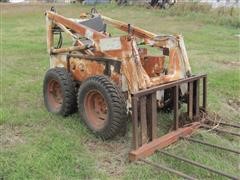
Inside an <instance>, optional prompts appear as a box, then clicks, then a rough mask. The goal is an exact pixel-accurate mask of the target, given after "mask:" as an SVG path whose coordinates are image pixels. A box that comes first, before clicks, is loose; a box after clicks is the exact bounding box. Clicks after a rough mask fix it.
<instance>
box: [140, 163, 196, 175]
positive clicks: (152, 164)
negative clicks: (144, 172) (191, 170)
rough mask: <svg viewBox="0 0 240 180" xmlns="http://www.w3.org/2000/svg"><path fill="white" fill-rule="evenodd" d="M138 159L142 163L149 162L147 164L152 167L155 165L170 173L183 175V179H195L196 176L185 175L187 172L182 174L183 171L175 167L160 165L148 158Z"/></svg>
mask: <svg viewBox="0 0 240 180" xmlns="http://www.w3.org/2000/svg"><path fill="white" fill-rule="evenodd" d="M140 161H142V162H144V163H146V164H149V165H151V166H153V167H155V168H158V169H163V170H165V171H168V172H170V173H174V174H176V175H178V176H180V177H183V178H184V179H189V180H195V179H196V178H194V177H191V176H189V175H187V174H184V173H182V172H180V171H177V170H175V169H172V168H169V167H166V166H163V165H161V164H157V163H154V162H151V161H148V160H146V159H140Z"/></svg>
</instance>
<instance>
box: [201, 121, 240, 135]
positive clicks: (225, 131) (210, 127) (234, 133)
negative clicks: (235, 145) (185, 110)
mask: <svg viewBox="0 0 240 180" xmlns="http://www.w3.org/2000/svg"><path fill="white" fill-rule="evenodd" d="M201 127H202V128H205V129H209V130H212V131H217V132H220V133H226V134H230V135H233V136H238V137H240V134H239V133H236V132H231V131H227V130H224V129H218V128H214V127H212V126H208V125H205V124H202V125H201Z"/></svg>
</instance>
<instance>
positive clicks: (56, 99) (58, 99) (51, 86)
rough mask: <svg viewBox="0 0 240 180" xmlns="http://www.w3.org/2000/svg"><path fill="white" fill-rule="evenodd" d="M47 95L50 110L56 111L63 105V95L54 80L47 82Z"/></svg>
mask: <svg viewBox="0 0 240 180" xmlns="http://www.w3.org/2000/svg"><path fill="white" fill-rule="evenodd" d="M47 94H48V99H49V103H50V106H51V108H53V109H54V110H58V109H59V108H60V107H61V105H62V103H63V94H62V91H61V86H60V84H59V82H57V81H56V80H51V81H49V83H48V89H47Z"/></svg>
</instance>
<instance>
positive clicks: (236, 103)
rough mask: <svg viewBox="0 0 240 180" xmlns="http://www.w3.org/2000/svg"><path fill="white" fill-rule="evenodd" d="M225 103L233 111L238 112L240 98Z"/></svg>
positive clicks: (239, 109)
mask: <svg viewBox="0 0 240 180" xmlns="http://www.w3.org/2000/svg"><path fill="white" fill-rule="evenodd" d="M227 103H228V105H229V106H231V107H232V108H233V109H235V110H237V111H238V112H240V98H238V99H229V100H228V102H227Z"/></svg>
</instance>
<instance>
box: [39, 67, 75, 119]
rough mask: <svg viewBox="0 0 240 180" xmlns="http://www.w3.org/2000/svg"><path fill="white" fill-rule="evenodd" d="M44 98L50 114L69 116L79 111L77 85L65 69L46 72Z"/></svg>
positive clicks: (53, 69)
mask: <svg viewBox="0 0 240 180" xmlns="http://www.w3.org/2000/svg"><path fill="white" fill-rule="evenodd" d="M43 96H44V103H45V106H46V108H47V110H48V111H49V112H52V113H55V114H60V115H62V116H67V115H69V114H72V113H74V112H75V111H76V109H77V100H76V91H75V85H74V82H73V80H72V77H71V74H70V73H68V72H67V70H66V69H65V68H52V69H49V70H48V71H47V72H46V75H45V78H44V82H43Z"/></svg>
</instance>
